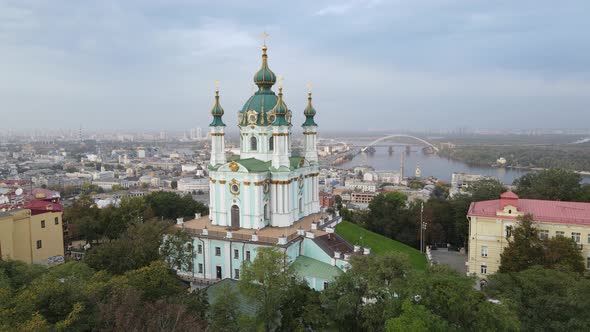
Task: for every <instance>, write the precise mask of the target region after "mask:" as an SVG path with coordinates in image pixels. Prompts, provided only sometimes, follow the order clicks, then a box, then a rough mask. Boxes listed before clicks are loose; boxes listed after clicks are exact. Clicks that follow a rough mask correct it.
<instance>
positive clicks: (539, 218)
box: [467, 191, 590, 279]
mask: <svg viewBox="0 0 590 332" xmlns="http://www.w3.org/2000/svg"><path fill="white" fill-rule="evenodd" d="M525 214H531V215H533V220H534V221H535V225H536V227H537V229H538V230H539V237H541V238H542V239H547V238H550V237H554V236H564V237H568V238H571V239H573V240H574V242H576V243H577V244H578V248H579V249H580V251H581V254H582V256H583V257H584V260H585V262H586V266H587V268H588V269H590V203H580V202H561V201H546V200H540V199H521V198H519V197H518V195H516V194H515V193H513V192H511V191H508V192H505V193H503V194H502V195H501V196H500V199H494V200H489V201H481V202H473V203H471V206H470V207H469V211H468V212H467V217H468V219H469V251H468V252H469V254H468V255H469V256H468V265H467V266H468V274H469V275H474V276H477V277H479V278H481V279H486V278H487V276H488V275H489V274H492V273H494V272H496V271H497V270H498V268H499V266H500V255H501V254H502V251H503V250H504V248H505V247H506V246H507V245H508V240H509V239H510V236H511V234H512V232H511V230H512V228H513V227H516V226H517V225H518V221H517V219H518V217H520V216H523V215H525Z"/></svg>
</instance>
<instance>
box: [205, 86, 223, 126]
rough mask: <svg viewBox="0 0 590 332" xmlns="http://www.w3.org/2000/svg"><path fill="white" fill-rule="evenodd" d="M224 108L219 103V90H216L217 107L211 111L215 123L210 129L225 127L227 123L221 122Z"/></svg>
mask: <svg viewBox="0 0 590 332" xmlns="http://www.w3.org/2000/svg"><path fill="white" fill-rule="evenodd" d="M223 113H224V111H223V107H221V104H220V103H219V89H215V105H213V108H212V109H211V115H212V116H213V122H211V124H210V125H209V126H210V127H225V123H223V121H222V120H221V117H222V116H223Z"/></svg>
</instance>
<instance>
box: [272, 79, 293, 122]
mask: <svg viewBox="0 0 590 332" xmlns="http://www.w3.org/2000/svg"><path fill="white" fill-rule="evenodd" d="M271 113H272V114H274V115H275V116H276V120H275V121H274V122H273V123H272V124H273V125H275V126H288V125H289V120H288V119H287V118H286V117H288V116H289V113H290V112H289V108H288V107H287V104H285V101H284V100H283V87H282V86H279V97H278V99H277V103H276V105H275V107H273V109H272V111H271Z"/></svg>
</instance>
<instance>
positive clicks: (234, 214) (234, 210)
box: [231, 205, 240, 229]
mask: <svg viewBox="0 0 590 332" xmlns="http://www.w3.org/2000/svg"><path fill="white" fill-rule="evenodd" d="M231 228H232V229H238V228H240V208H239V207H238V206H237V205H232V207H231Z"/></svg>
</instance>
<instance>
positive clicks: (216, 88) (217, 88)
mask: <svg viewBox="0 0 590 332" xmlns="http://www.w3.org/2000/svg"><path fill="white" fill-rule="evenodd" d="M215 90H219V81H215Z"/></svg>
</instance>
